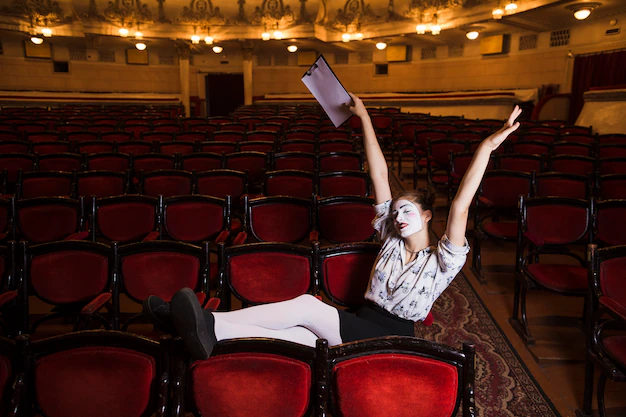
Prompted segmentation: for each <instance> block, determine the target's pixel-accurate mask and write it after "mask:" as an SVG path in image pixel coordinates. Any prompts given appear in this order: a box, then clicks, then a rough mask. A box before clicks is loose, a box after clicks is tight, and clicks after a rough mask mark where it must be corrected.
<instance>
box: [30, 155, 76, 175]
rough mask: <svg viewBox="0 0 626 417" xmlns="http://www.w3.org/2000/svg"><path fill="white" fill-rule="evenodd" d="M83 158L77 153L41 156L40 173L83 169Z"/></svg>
mask: <svg viewBox="0 0 626 417" xmlns="http://www.w3.org/2000/svg"><path fill="white" fill-rule="evenodd" d="M81 164H82V158H81V156H80V155H79V154H75V153H68V152H63V153H53V154H48V155H41V156H40V157H39V161H38V163H37V166H38V168H39V170H40V171H67V172H72V171H73V170H79V169H80V168H81Z"/></svg>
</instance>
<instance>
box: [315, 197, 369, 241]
mask: <svg viewBox="0 0 626 417" xmlns="http://www.w3.org/2000/svg"><path fill="white" fill-rule="evenodd" d="M373 204H374V201H373V200H372V199H370V198H368V197H357V196H335V197H326V198H321V199H320V200H319V201H318V202H317V215H316V219H317V230H318V231H319V233H320V234H321V237H323V238H324V239H326V240H328V241H330V242H332V243H348V242H360V241H367V240H371V239H372V238H373V237H374V234H375V231H374V228H373V227H372V220H373V219H374V209H373Z"/></svg>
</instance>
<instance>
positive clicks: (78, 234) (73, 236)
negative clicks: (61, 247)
mask: <svg viewBox="0 0 626 417" xmlns="http://www.w3.org/2000/svg"><path fill="white" fill-rule="evenodd" d="M88 236H89V232H88V231H86V232H76V233H72V234H71V235H69V236H68V237H66V238H65V239H63V240H84V239H86V238H87V237H88Z"/></svg>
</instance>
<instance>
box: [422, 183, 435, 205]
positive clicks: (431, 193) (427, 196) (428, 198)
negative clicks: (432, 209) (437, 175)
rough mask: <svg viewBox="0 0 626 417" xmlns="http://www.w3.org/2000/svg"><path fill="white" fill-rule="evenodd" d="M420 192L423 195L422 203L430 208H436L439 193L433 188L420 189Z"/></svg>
mask: <svg viewBox="0 0 626 417" xmlns="http://www.w3.org/2000/svg"><path fill="white" fill-rule="evenodd" d="M418 192H419V193H420V194H421V195H422V201H423V202H424V203H426V205H428V206H434V205H435V200H436V199H437V191H435V189H434V188H433V187H431V186H428V187H425V188H420V189H419V190H418Z"/></svg>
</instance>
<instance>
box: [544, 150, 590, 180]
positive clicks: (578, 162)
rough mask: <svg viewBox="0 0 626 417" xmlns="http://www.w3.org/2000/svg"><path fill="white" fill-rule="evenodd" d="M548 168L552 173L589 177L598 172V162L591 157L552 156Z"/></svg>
mask: <svg viewBox="0 0 626 417" xmlns="http://www.w3.org/2000/svg"><path fill="white" fill-rule="evenodd" d="M548 166H549V170H550V171H555V172H565V173H569V174H579V175H587V176H588V175H592V174H593V173H594V172H595V171H596V160H595V158H592V157H589V156H579V155H552V156H550V158H549V160H548Z"/></svg>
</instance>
